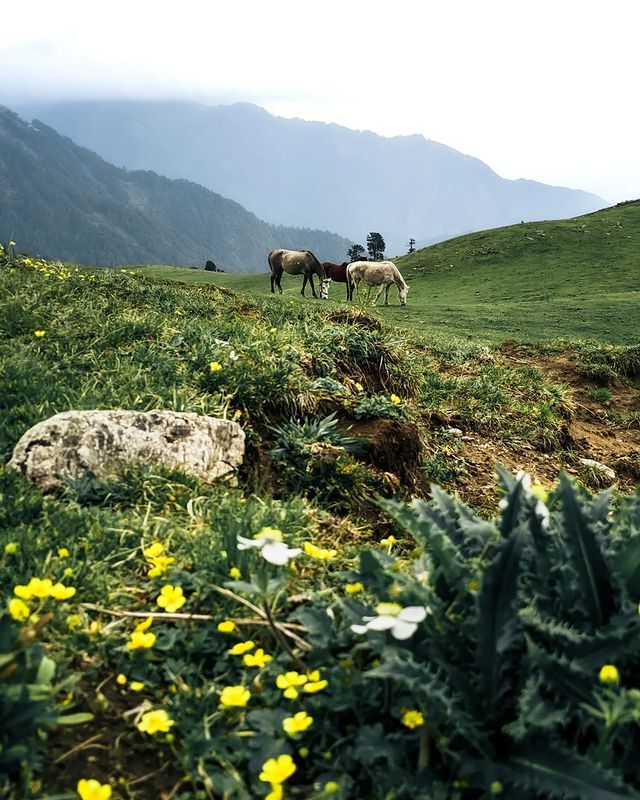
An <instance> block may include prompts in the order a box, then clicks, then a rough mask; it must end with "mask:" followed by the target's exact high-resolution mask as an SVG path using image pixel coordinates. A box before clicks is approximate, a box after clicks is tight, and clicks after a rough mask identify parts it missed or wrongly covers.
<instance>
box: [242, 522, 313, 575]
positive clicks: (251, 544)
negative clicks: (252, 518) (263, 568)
mask: <svg viewBox="0 0 640 800" xmlns="http://www.w3.org/2000/svg"><path fill="white" fill-rule="evenodd" d="M251 549H256V550H259V551H260V554H261V555H262V557H263V558H264V560H265V561H268V562H269V563H270V564H275V565H276V566H278V567H282V566H283V565H284V564H286V563H287V561H289V559H290V558H295V557H296V556H299V555H300V553H301V552H302V550H301V549H300V548H299V547H289V546H288V545H286V544H285V543H284V542H283V541H282V531H280V530H278V528H262V530H261V531H260V532H259V533H258V534H257V535H256V537H255V539H245V537H244V536H238V550H251Z"/></svg>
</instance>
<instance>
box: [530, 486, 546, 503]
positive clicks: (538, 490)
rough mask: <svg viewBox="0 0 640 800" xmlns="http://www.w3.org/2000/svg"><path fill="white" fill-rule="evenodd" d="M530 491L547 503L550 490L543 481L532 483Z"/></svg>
mask: <svg viewBox="0 0 640 800" xmlns="http://www.w3.org/2000/svg"><path fill="white" fill-rule="evenodd" d="M529 492H530V493H531V494H532V495H533V496H534V497H535V498H536V499H537V500H540V501H541V502H542V503H546V502H547V500H548V499H549V492H548V491H547V490H546V489H545V488H544V486H543V485H542V484H541V483H532V484H531V487H530V489H529Z"/></svg>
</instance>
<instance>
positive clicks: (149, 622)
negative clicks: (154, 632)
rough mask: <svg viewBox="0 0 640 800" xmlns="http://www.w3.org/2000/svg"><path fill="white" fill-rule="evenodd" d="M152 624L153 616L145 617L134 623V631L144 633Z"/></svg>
mask: <svg viewBox="0 0 640 800" xmlns="http://www.w3.org/2000/svg"><path fill="white" fill-rule="evenodd" d="M152 624H153V617H147V618H146V619H144V620H143V621H142V622H139V623H138V624H137V625H136V631H138V633H144V632H145V631H148V630H149V628H150V627H151V625H152Z"/></svg>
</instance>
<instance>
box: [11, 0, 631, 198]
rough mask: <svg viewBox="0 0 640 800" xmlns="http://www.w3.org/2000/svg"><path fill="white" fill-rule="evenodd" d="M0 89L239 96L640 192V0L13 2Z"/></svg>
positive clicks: (550, 176)
mask: <svg viewBox="0 0 640 800" xmlns="http://www.w3.org/2000/svg"><path fill="white" fill-rule="evenodd" d="M2 5H3V8H2V36H1V37H0V102H3V103H5V104H7V105H9V106H11V105H12V104H18V103H20V102H32V101H41V100H68V99H89V98H91V99H92V98H104V97H109V98H137V99H144V98H149V99H188V100H198V101H201V102H204V103H208V104H212V105H214V104H217V103H229V102H235V101H238V100H246V101H250V102H254V103H257V104H258V105H261V106H263V107H264V108H266V109H267V110H269V111H271V112H272V113H275V114H278V115H280V116H285V117H294V116H295V117H302V118H303V119H309V120H324V121H326V122H337V123H339V124H342V125H346V126H347V127H350V128H357V129H368V130H372V131H375V132H377V133H380V134H382V135H384V136H394V135H398V134H411V133H420V134H423V135H424V136H425V137H427V138H429V139H435V140H436V141H440V142H443V143H444V144H447V145H450V146H451V147H455V148H456V149H458V150H461V151H462V152H465V153H469V154H471V155H474V156H477V157H479V158H481V159H482V160H483V161H486V162H487V163H488V164H489V165H490V166H491V167H493V169H495V170H496V171H497V172H498V173H499V174H500V175H503V176H504V177H507V178H518V177H525V178H533V179H535V180H540V181H543V182H545V183H552V184H558V185H565V186H571V187H574V188H581V189H587V190H590V191H592V192H595V193H596V194H599V195H601V196H602V197H604V198H605V199H606V200H608V201H610V202H618V201H620V200H626V199H632V198H638V197H640V153H639V148H638V141H639V139H640V102H639V100H638V95H639V83H640V79H639V78H638V74H639V72H640V69H639V65H638V52H639V49H640V48H639V36H640V33H639V31H640V0H608V1H607V2H602V0H599V2H595V1H594V0H536V1H535V2H532V1H531V0H411V1H409V0H367V1H365V0H320V2H314V3H310V2H305V0H295V2H294V0H270V1H267V0H251V1H250V0H225V2H219V0H207V1H206V2H205V1H204V0H180V2H178V1H177V0H172V2H167V3H165V2H163V1H162V0H155V1H154V2H148V0H126V2H123V0H103V2H100V3H98V2H96V1H95V0H57V2H55V1H54V0H22V2H21V3H20V4H19V5H18V3H17V2H13V1H12V2H11V6H12V7H11V8H8V7H7V6H8V5H9V3H3V4H2Z"/></svg>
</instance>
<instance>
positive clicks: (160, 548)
mask: <svg viewBox="0 0 640 800" xmlns="http://www.w3.org/2000/svg"><path fill="white" fill-rule="evenodd" d="M162 553H164V545H163V544H162V542H153V544H150V545H149V547H148V548H147V549H146V550H145V551H144V554H145V556H146V557H147V558H157V557H158V556H160V555H162Z"/></svg>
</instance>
